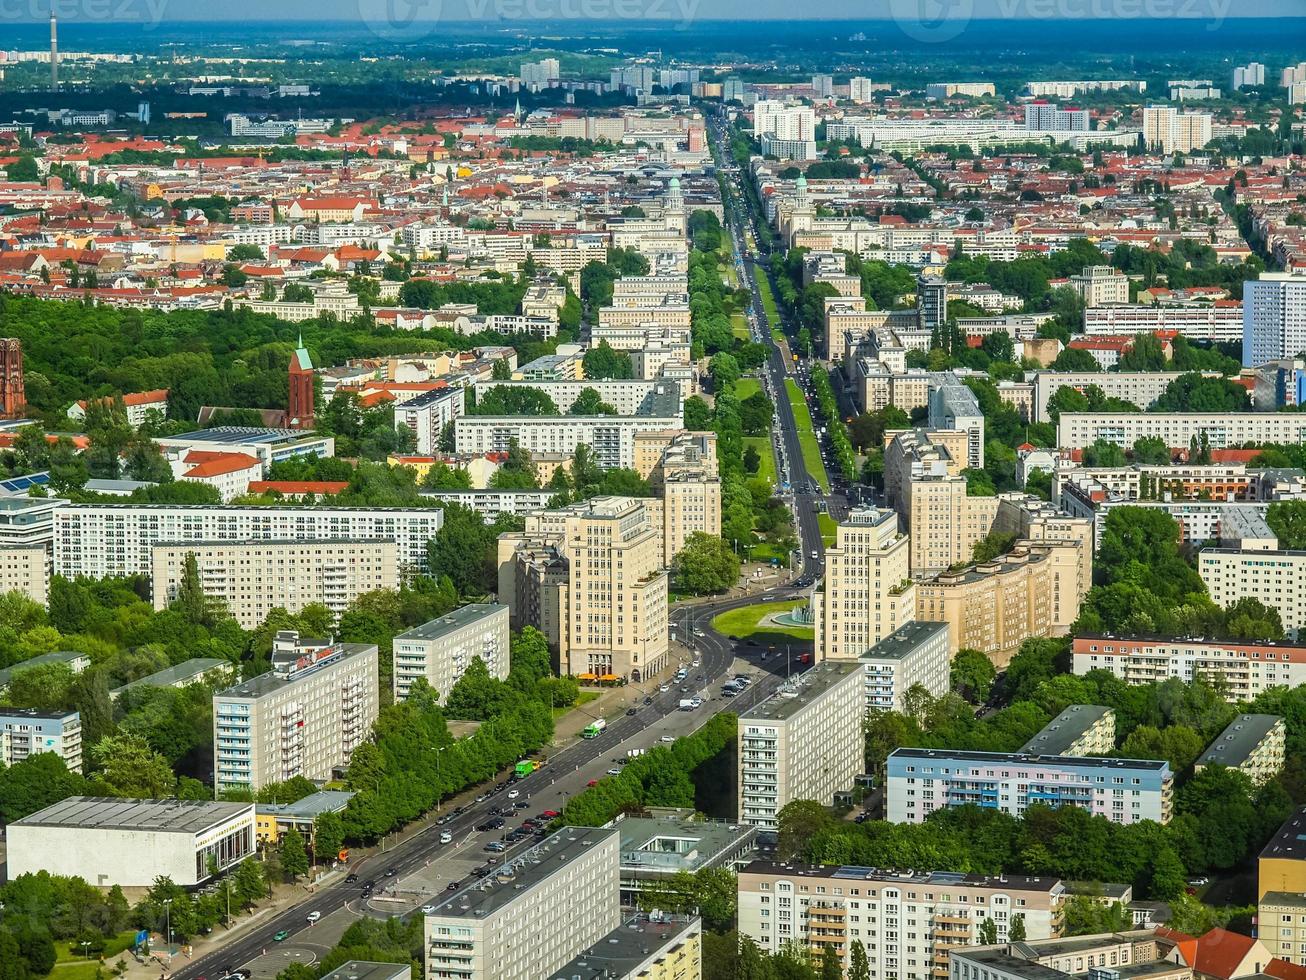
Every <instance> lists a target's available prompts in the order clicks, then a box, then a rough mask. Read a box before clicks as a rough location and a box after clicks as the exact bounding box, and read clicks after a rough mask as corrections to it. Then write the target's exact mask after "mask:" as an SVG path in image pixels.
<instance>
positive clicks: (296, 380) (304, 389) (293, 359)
mask: <svg viewBox="0 0 1306 980" xmlns="http://www.w3.org/2000/svg"><path fill="white" fill-rule="evenodd" d="M287 409H288V411H287V412H286V426H287V428H291V429H311V428H313V362H312V360H310V359H309V356H308V350H307V349H306V348H305V347H304V335H303V334H300V335H299V341H298V345H297V346H296V348H295V353H293V354H291V355H290V402H289V404H288V406H287Z"/></svg>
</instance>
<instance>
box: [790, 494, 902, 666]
mask: <svg viewBox="0 0 1306 980" xmlns="http://www.w3.org/2000/svg"><path fill="white" fill-rule="evenodd" d="M910 556H911V542H910V540H909V538H908V537H907V535H905V534H902V533H901V532H900V531H899V530H898V515H897V514H896V513H895V512H893V511H891V510H879V509H876V508H873V507H872V508H865V509H857V510H853V511H851V512H850V513H849V514H848V517H847V518H846V519H845V520H843V521H841V522H840V524H839V526H838V528H837V530H836V531H835V543H834V547H832V548H827V549H826V551H825V578H824V580H823V583H822V587H821V591H820V592H818V593H816V594H815V595H814V596H813V597H812V609H813V610H814V612H815V617H816V622H815V630H816V656H817V658H818V659H821V660H852V659H855V658H857V657H860V656H861V655H862V654H864V653H865V652H866V651H867V650H870V649H871V648H872V647H874V646H875V645H876V644H877V643H879V642H880V641H881V640H883V639H885V638H886V637H888V636H889V635H890V634H891V633H893V632H894V631H895V630H897V629H899V628H900V627H902V626H903V625H905V624H906V623H909V622H911V621H912V620H913V619H914V618H915V616H916V586H915V584H914V583H913V582H912V580H911V565H910Z"/></svg>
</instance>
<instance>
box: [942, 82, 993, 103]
mask: <svg viewBox="0 0 1306 980" xmlns="http://www.w3.org/2000/svg"><path fill="white" fill-rule="evenodd" d="M996 92H997V90H996V89H995V88H994V87H993V83H992V82H931V83H930V84H928V85H926V86H925V97H926V98H927V99H951V98H953V97H954V96H958V95H960V96H964V97H966V98H971V99H982V98H984V97H986V96H992V95H995V94H996Z"/></svg>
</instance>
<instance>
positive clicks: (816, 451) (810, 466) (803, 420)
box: [785, 378, 830, 491]
mask: <svg viewBox="0 0 1306 980" xmlns="http://www.w3.org/2000/svg"><path fill="white" fill-rule="evenodd" d="M785 389H786V390H787V391H788V392H789V404H790V405H791V406H793V410H794V424H795V425H796V426H797V428H798V445H799V447H800V448H801V449H802V451H803V466H804V467H806V469H807V473H808V475H809V476H811V477H812V478H813V479H815V480H816V482H817V483H819V484H820V485H821V489H822V490H826V491H828V490H829V489H830V478H829V477H828V476H826V474H825V462H824V461H823V460H822V459H821V446H820V444H819V443H818V442H817V441H816V430H815V429H814V428H812V413H811V412H810V411H809V410H808V408H807V402H806V401H805V400H804V398H803V392H802V389H801V388H799V387H798V382H796V381H794V380H793V379H792V378H787V379H785Z"/></svg>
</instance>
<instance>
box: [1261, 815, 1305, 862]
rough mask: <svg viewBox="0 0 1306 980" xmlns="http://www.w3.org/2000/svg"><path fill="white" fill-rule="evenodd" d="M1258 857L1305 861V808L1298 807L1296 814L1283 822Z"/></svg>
mask: <svg viewBox="0 0 1306 980" xmlns="http://www.w3.org/2000/svg"><path fill="white" fill-rule="evenodd" d="M1260 856H1261V857H1262V858H1277V859H1278V860H1280V861H1306V806H1301V807H1298V808H1297V812H1296V813H1294V814H1293V815H1292V816H1291V817H1289V818H1288V819H1287V820H1285V821H1284V822H1283V826H1282V827H1280V828H1279V832H1278V833H1277V834H1275V835H1274V836H1273V837H1271V838H1270V842H1269V843H1268V844H1266V845H1265V847H1264V848H1263V849H1262V850H1261V855H1260Z"/></svg>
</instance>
